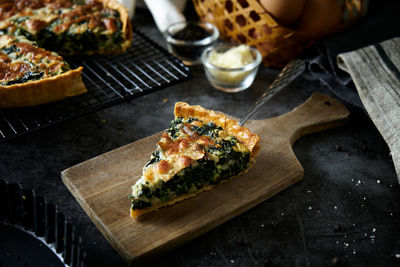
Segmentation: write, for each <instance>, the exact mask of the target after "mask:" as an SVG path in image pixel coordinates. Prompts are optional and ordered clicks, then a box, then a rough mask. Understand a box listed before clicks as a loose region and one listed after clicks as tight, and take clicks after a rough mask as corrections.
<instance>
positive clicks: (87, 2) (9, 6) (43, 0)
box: [0, 0, 132, 108]
mask: <svg viewBox="0 0 400 267" xmlns="http://www.w3.org/2000/svg"><path fill="white" fill-rule="evenodd" d="M131 39H132V27H131V24H130V21H129V18H128V13H127V10H126V8H125V7H124V6H123V5H122V4H120V3H119V2H117V0H2V1H0V108H8V107H23V106H33V105H38V104H43V103H48V102H52V101H56V100H59V99H63V98H66V97H70V96H74V95H79V94H82V93H84V92H86V91H87V90H86V87H85V85H84V84H83V82H82V78H81V73H82V67H79V68H76V69H71V68H70V66H69V65H68V63H67V62H65V61H64V60H63V58H62V57H61V56H60V55H75V54H87V55H91V54H115V53H122V52H124V51H125V50H126V49H127V48H128V47H129V46H130V45H131Z"/></svg>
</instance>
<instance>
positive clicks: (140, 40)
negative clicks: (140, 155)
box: [0, 29, 192, 142]
mask: <svg viewBox="0 0 400 267" xmlns="http://www.w3.org/2000/svg"><path fill="white" fill-rule="evenodd" d="M66 60H67V61H68V62H69V63H70V65H71V66H73V67H76V66H83V67H84V70H83V81H84V83H85V85H86V87H87V89H88V92H87V93H85V94H83V95H80V96H76V97H72V98H69V99H65V100H61V101H57V102H54V103H50V104H45V105H40V106H36V107H29V108H12V109H0V142H1V141H5V140H7V139H10V138H13V137H16V136H19V135H21V134H25V133H28V132H32V131H34V130H38V129H41V128H44V127H47V126H50V125H53V124H56V123H59V122H62V121H65V120H69V119H74V118H77V117H79V116H82V115H86V114H88V113H91V112H94V111H98V110H101V109H104V108H107V107H110V106H112V105H115V104H119V103H121V102H124V101H127V100H130V99H133V98H135V97H139V96H141V95H145V94H148V93H151V92H154V91H156V90H159V89H163V88H166V87H167V86H169V85H172V84H176V83H178V82H182V81H184V80H187V79H189V78H190V77H191V76H192V73H191V71H190V69H189V68H188V67H187V66H185V65H184V64H183V63H182V62H180V61H179V60H178V59H176V58H175V57H173V56H172V55H171V54H169V53H168V52H167V51H165V50H164V49H163V48H162V47H160V46H159V45H158V44H156V43H155V42H153V41H152V40H151V39H149V38H148V37H147V36H146V35H144V34H143V33H141V32H140V31H139V30H137V29H134V31H133V43H132V46H131V47H130V48H129V49H128V51H126V52H125V53H123V54H121V55H113V56H100V55H98V56H97V55H96V56H75V57H70V58H67V59H66Z"/></svg>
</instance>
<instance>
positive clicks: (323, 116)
mask: <svg viewBox="0 0 400 267" xmlns="http://www.w3.org/2000/svg"><path fill="white" fill-rule="evenodd" d="M349 115H350V112H349V110H348V109H347V108H346V107H345V106H344V105H343V104H341V103H339V102H338V101H336V100H334V99H333V98H331V97H329V96H327V95H324V94H321V93H314V94H313V95H312V96H311V97H310V98H309V99H308V100H307V101H306V102H304V103H303V104H302V105H300V106H298V107H297V108H295V109H293V110H292V111H291V112H288V113H286V114H283V115H281V116H278V117H275V118H273V120H277V121H276V123H277V124H281V125H282V126H284V127H282V128H284V129H285V130H284V131H282V134H286V135H287V136H286V137H288V139H286V138H285V139H286V140H290V144H291V145H293V143H294V142H295V141H296V140H297V139H299V138H301V137H302V136H304V135H306V134H310V133H315V132H319V131H322V130H325V129H329V128H333V127H337V126H341V125H343V124H345V123H346V121H347V119H348V117H349Z"/></svg>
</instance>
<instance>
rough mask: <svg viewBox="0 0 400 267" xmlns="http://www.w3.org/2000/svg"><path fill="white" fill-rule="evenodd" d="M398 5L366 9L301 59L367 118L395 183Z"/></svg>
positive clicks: (399, 108) (399, 138)
mask: <svg viewBox="0 0 400 267" xmlns="http://www.w3.org/2000/svg"><path fill="white" fill-rule="evenodd" d="M397 10H400V1H384V2H380V3H379V5H378V4H376V5H371V6H370V9H369V12H368V14H367V16H365V17H364V18H363V19H362V21H360V22H359V23H358V24H356V25H354V26H353V27H352V28H351V29H349V30H347V31H345V32H341V33H337V34H335V35H333V36H330V37H328V38H326V39H324V40H322V41H321V42H319V43H318V44H317V45H316V46H315V47H314V49H313V50H310V51H309V53H308V54H306V55H305V60H306V62H307V74H306V75H308V77H309V78H310V79H313V80H318V81H319V82H321V83H322V84H323V85H325V86H326V87H327V88H328V89H329V90H330V91H331V92H332V93H333V94H335V95H336V96H337V97H338V98H340V99H342V100H343V101H345V102H347V103H348V104H351V105H353V106H355V107H358V108H361V109H363V110H364V111H365V112H366V113H367V114H368V115H369V117H370V118H371V120H372V121H373V123H374V124H375V126H376V127H377V129H378V130H379V132H380V133H381V135H382V136H383V138H384V139H385V141H386V143H387V144H388V146H389V148H390V150H391V156H392V159H393V163H394V165H395V169H396V172H397V176H398V180H399V182H400V38H399V36H400V29H399V28H398V25H400V16H399V15H397V14H396V13H397Z"/></svg>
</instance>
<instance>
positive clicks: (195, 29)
mask: <svg viewBox="0 0 400 267" xmlns="http://www.w3.org/2000/svg"><path fill="white" fill-rule="evenodd" d="M164 36H165V39H166V41H167V46H168V51H169V52H170V53H172V54H173V55H174V56H175V57H177V58H178V59H180V60H181V61H183V63H184V64H185V65H189V66H191V65H196V64H200V63H201V54H202V53H203V51H204V49H206V48H207V47H208V46H210V45H212V44H213V43H214V42H215V41H216V40H217V39H218V37H219V31H218V29H217V28H216V27H215V26H214V25H213V24H211V23H208V22H194V21H184V22H178V23H174V24H171V25H170V26H169V27H168V29H167V31H166V32H165V34H164Z"/></svg>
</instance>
